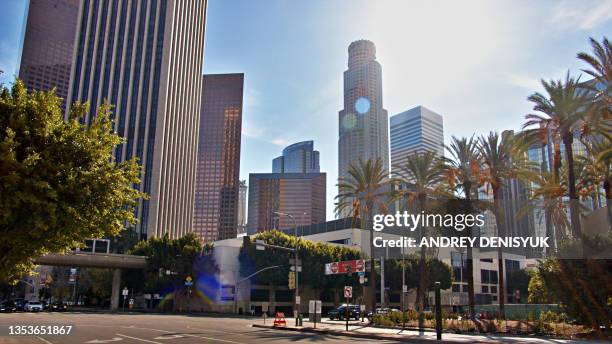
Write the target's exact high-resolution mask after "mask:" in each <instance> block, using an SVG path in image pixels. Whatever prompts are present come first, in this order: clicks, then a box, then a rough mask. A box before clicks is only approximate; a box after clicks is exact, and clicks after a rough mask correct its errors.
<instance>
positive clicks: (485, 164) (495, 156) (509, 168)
mask: <svg viewBox="0 0 612 344" xmlns="http://www.w3.org/2000/svg"><path fill="white" fill-rule="evenodd" d="M517 147H518V145H517V144H515V137H514V133H512V132H511V131H505V132H503V133H502V134H501V136H500V135H499V134H498V133H496V132H490V133H489V136H486V137H485V136H481V137H480V139H479V145H478V150H479V154H480V160H481V161H482V171H481V176H482V180H483V181H484V182H485V183H486V185H488V186H490V187H491V189H492V191H493V214H494V215H495V223H496V225H497V235H498V236H500V237H504V236H506V230H505V214H504V207H503V204H502V194H501V192H502V189H503V187H504V183H506V182H507V181H508V180H510V179H512V178H515V177H516V176H517V175H518V174H519V173H520V172H521V170H522V169H523V168H524V166H525V162H524V159H522V158H521V155H520V153H521V152H520V151H517ZM497 266H498V267H499V274H498V275H499V298H498V299H499V317H500V318H501V319H504V318H505V317H506V312H505V304H506V288H505V287H504V282H505V281H504V276H505V274H504V258H503V252H502V248H501V246H500V247H498V248H497Z"/></svg>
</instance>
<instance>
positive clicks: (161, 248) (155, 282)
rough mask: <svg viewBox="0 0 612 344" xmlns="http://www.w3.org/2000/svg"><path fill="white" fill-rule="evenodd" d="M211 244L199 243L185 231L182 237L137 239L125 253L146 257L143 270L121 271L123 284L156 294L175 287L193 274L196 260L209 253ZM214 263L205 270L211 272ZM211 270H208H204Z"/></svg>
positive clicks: (192, 235) (179, 285)
mask: <svg viewBox="0 0 612 344" xmlns="http://www.w3.org/2000/svg"><path fill="white" fill-rule="evenodd" d="M211 252H212V247H211V246H210V245H205V246H203V245H202V243H201V242H200V239H199V238H198V236H197V235H196V234H194V233H187V234H185V235H184V236H183V237H180V238H177V239H170V237H169V236H168V234H166V235H164V236H163V237H161V238H158V237H152V238H150V239H148V240H147V241H141V242H139V243H138V244H136V246H134V248H132V249H131V250H130V251H129V253H130V254H134V255H141V256H146V257H147V267H146V268H145V270H144V271H141V272H138V271H130V272H128V273H125V274H124V278H125V280H126V284H127V285H129V286H130V287H133V288H135V289H136V290H142V291H144V292H147V293H158V292H160V291H161V290H162V289H164V288H168V287H170V289H171V290H176V289H179V288H180V287H181V286H182V285H183V282H184V280H185V278H186V277H187V276H192V278H193V276H195V275H196V272H197V269H198V265H197V264H196V262H198V259H199V258H200V257H201V256H203V255H204V254H206V255H210V253H211ZM215 269H216V268H215V267H214V264H213V266H212V267H207V268H206V269H205V270H206V271H207V272H208V273H214V272H215ZM208 270H212V271H208Z"/></svg>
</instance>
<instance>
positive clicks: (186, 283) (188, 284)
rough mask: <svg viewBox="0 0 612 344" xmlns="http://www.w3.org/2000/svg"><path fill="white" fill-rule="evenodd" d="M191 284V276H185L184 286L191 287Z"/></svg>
mask: <svg viewBox="0 0 612 344" xmlns="http://www.w3.org/2000/svg"><path fill="white" fill-rule="evenodd" d="M192 285H193V278H191V276H187V277H186V278H185V286H187V287H191V286H192Z"/></svg>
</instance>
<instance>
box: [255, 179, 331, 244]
mask: <svg viewBox="0 0 612 344" xmlns="http://www.w3.org/2000/svg"><path fill="white" fill-rule="evenodd" d="M325 180H326V176H325V173H251V174H250V175H249V216H248V222H247V233H248V234H249V235H251V234H254V233H257V232H262V231H266V230H270V229H273V228H276V229H287V228H293V221H292V220H291V219H290V218H288V217H287V216H279V215H276V214H275V212H281V213H285V214H290V215H292V216H293V218H294V219H295V222H296V224H297V225H298V226H305V225H311V224H316V223H321V222H325V206H326V204H325V200H326V198H325Z"/></svg>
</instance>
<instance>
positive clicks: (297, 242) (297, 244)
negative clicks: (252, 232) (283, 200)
mask: <svg viewBox="0 0 612 344" xmlns="http://www.w3.org/2000/svg"><path fill="white" fill-rule="evenodd" d="M274 214H277V215H280V216H287V217H288V218H290V219H291V221H293V229H294V230H295V233H294V235H295V264H294V266H295V299H294V307H295V312H296V313H295V326H298V324H299V317H300V304H299V303H298V298H299V297H300V283H299V277H298V276H299V271H298V266H299V265H298V263H299V260H298V259H299V258H298V257H299V255H298V251H299V247H300V237H298V229H297V223H296V222H295V217H293V215H291V214H287V213H281V212H280V211H275V212H274ZM279 227H280V225H279Z"/></svg>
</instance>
